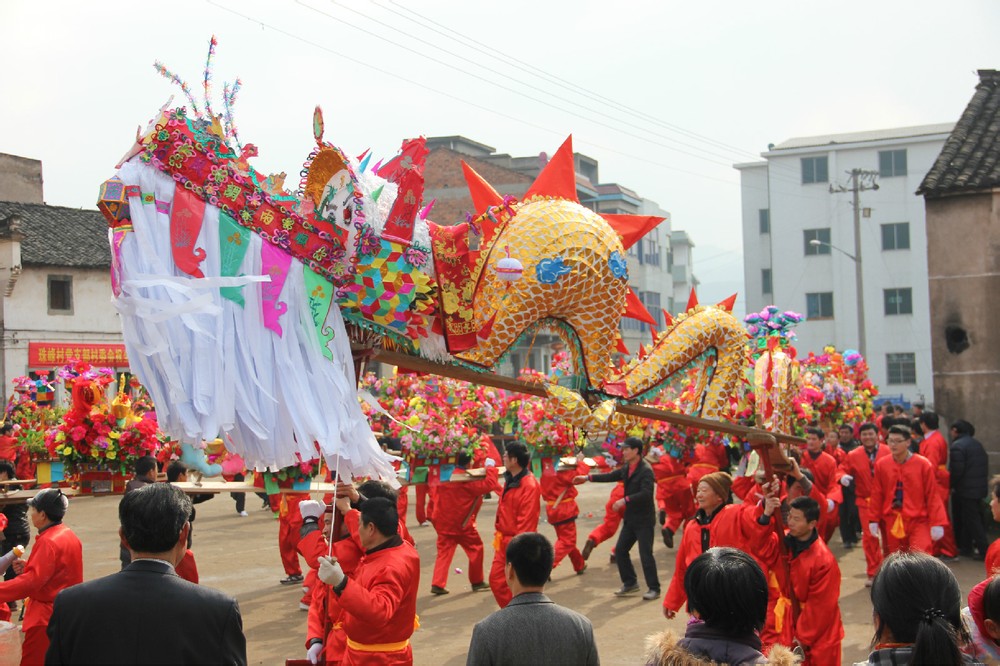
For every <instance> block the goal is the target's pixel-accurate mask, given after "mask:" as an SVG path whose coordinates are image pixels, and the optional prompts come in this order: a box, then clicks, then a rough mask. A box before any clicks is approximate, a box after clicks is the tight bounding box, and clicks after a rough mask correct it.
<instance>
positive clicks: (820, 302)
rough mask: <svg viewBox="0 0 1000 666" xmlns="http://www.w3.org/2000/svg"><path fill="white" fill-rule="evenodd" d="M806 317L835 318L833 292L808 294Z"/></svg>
mask: <svg viewBox="0 0 1000 666" xmlns="http://www.w3.org/2000/svg"><path fill="white" fill-rule="evenodd" d="M806 319H833V292H832V291H821V292H817V293H814V294H806Z"/></svg>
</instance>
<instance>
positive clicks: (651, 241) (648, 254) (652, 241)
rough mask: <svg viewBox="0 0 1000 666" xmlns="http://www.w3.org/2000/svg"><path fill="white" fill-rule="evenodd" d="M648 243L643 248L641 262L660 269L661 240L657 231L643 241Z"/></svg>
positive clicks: (649, 234)
mask: <svg viewBox="0 0 1000 666" xmlns="http://www.w3.org/2000/svg"><path fill="white" fill-rule="evenodd" d="M643 240H645V241H646V242H645V243H644V244H643V246H642V254H640V255H639V260H640V261H641V262H642V263H643V264H646V265H648V266H656V267H657V268H659V267H660V242H659V241H660V239H659V238H657V231H656V229H653V230H652V231H651V232H649V233H648V234H647V235H646V237H645V238H644V239H643Z"/></svg>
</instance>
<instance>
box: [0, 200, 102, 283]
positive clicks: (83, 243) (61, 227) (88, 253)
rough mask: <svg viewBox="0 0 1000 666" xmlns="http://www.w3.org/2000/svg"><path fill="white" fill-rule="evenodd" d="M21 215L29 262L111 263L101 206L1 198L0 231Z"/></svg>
mask: <svg viewBox="0 0 1000 666" xmlns="http://www.w3.org/2000/svg"><path fill="white" fill-rule="evenodd" d="M14 215H17V216H18V217H20V218H21V223H20V225H19V231H20V232H21V234H23V237H24V238H23V240H22V241H21V263H22V264H23V265H25V266H32V265H34V266H67V267H75V268H104V267H108V266H110V265H111V250H110V248H109V247H108V223H107V221H106V220H105V219H104V216H103V215H101V213H100V211H97V210H83V209H80V208H63V207H62V206H46V205H44V204H25V203H14V202H10V201H0V232H2V231H7V230H8V229H9V226H10V222H9V220H10V218H11V217H12V216H14Z"/></svg>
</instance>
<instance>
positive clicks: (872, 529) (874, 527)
mask: <svg viewBox="0 0 1000 666" xmlns="http://www.w3.org/2000/svg"><path fill="white" fill-rule="evenodd" d="M868 531H869V532H871V535H872V536H873V537H875V538H876V539H877V538H878V523H868Z"/></svg>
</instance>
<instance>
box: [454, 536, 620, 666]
mask: <svg viewBox="0 0 1000 666" xmlns="http://www.w3.org/2000/svg"><path fill="white" fill-rule="evenodd" d="M506 560H507V564H506V570H505V575H506V576H507V585H508V587H510V589H511V592H512V593H513V595H514V596H513V599H512V600H511V602H510V603H509V604H508V605H507V607H506V608H502V609H500V610H498V611H496V612H494V613H493V614H492V615H490V616H489V617H487V618H486V619H485V620H482V621H481V622H479V623H478V624H476V626H475V628H474V629H473V630H472V641H471V642H470V644H469V652H468V656H467V657H466V664H467V665H468V666H479V665H480V664H567V665H568V664H573V665H574V666H575V665H577V664H586V665H592V666H596V665H597V664H598V663H600V661H599V659H598V656H597V644H596V643H595V642H594V627H593V626H592V625H591V623H590V620H588V619H587V618H586V617H585V616H583V615H581V614H580V613H577V612H575V611H572V610H569V609H568V608H563V607H562V606H559V605H556V604H554V603H553V602H552V601H551V600H550V599H549V598H548V597H547V596H545V594H544V588H545V583H546V581H548V580H549V576H550V575H551V574H552V568H553V564H552V562H553V550H552V545H551V544H550V543H549V541H548V539H546V538H545V537H544V536H542V535H541V534H538V533H537V532H528V533H526V534H519V535H517V536H516V537H514V538H513V539H511V541H510V543H509V544H507V552H506Z"/></svg>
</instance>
